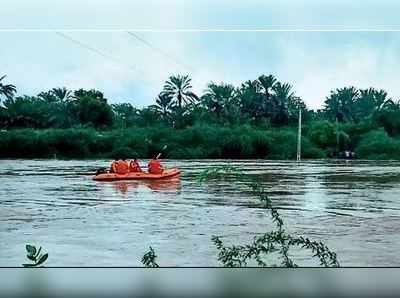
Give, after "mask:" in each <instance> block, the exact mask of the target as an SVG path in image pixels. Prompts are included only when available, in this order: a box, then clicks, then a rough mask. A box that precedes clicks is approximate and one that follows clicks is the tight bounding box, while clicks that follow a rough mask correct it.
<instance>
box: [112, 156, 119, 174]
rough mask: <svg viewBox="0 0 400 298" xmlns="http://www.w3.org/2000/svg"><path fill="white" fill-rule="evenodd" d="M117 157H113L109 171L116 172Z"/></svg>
mask: <svg viewBox="0 0 400 298" xmlns="http://www.w3.org/2000/svg"><path fill="white" fill-rule="evenodd" d="M117 165H118V158H117V157H115V158H114V161H113V162H112V163H111V166H110V173H117Z"/></svg>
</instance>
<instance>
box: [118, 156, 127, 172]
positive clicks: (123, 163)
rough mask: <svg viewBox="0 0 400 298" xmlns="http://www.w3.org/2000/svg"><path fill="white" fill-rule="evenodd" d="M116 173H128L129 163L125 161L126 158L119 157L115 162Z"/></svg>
mask: <svg viewBox="0 0 400 298" xmlns="http://www.w3.org/2000/svg"><path fill="white" fill-rule="evenodd" d="M116 170H117V171H116V172H117V174H120V175H124V174H128V173H129V163H128V162H127V161H126V159H125V158H124V159H122V160H121V159H120V160H118V162H117V169H116Z"/></svg>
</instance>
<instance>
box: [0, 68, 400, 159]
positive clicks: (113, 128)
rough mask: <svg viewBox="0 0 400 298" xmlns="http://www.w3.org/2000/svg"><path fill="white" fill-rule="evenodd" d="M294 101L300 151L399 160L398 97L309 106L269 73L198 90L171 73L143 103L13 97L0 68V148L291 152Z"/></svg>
mask: <svg viewBox="0 0 400 298" xmlns="http://www.w3.org/2000/svg"><path fill="white" fill-rule="evenodd" d="M299 109H301V110H302V114H303V137H302V141H303V143H302V145H303V147H302V156H303V157H304V158H325V157H334V156H337V154H338V152H341V151H344V150H351V151H355V152H356V156H357V157H359V158H370V159H400V146H398V144H400V139H399V136H400V104H399V103H398V102H397V101H394V100H392V99H391V98H389V96H388V95H387V93H386V92H385V91H384V90H376V89H374V88H369V89H366V90H359V89H356V88H355V87H345V88H341V89H336V90H333V91H331V94H330V95H329V96H328V97H327V98H326V100H325V104H324V107H323V109H321V110H317V111H313V110H310V109H308V108H307V107H306V105H305V103H304V102H303V100H302V99H301V98H299V97H298V96H296V94H295V92H294V90H293V87H292V86H291V85H289V84H288V83H283V82H279V81H277V79H276V78H275V77H274V76H272V75H268V76H266V75H262V76H260V77H258V78H257V79H256V80H249V81H246V82H244V83H242V84H241V85H240V86H238V87H235V86H232V85H230V84H225V83H219V84H217V83H213V82H211V83H210V84H208V87H207V89H206V90H204V92H203V94H202V95H196V94H195V93H194V92H193V90H192V86H191V79H190V78H189V76H181V75H177V76H171V77H170V78H169V79H168V80H167V81H166V83H165V85H164V87H163V89H162V91H161V93H160V94H159V95H158V97H157V98H156V99H155V103H154V104H153V105H150V106H148V107H145V108H143V109H138V108H136V107H134V106H133V105H131V104H129V103H123V104H111V105H110V104H109V102H108V99H107V98H105V97H104V94H103V93H102V92H100V91H98V90H84V89H79V90H75V91H72V90H67V89H66V88H54V89H52V90H49V91H45V92H41V93H39V94H38V95H36V96H28V95H22V96H19V95H17V89H16V87H15V86H14V85H12V84H6V83H5V76H3V77H1V78H0V130H1V131H0V157H3V158H5V157H31V158H33V157H38V158H48V157H54V156H55V155H56V156H57V157H65V158H95V157H113V156H115V155H127V156H129V157H130V156H133V155H135V156H138V157H149V156H150V155H151V154H153V153H154V152H156V151H157V150H159V149H160V148H161V147H162V146H163V145H165V144H167V145H168V149H167V150H166V152H165V155H164V156H165V157H168V158H271V159H292V158H295V157H296V141H297V140H296V135H297V130H296V129H297V121H298V118H297V117H298V111H299Z"/></svg>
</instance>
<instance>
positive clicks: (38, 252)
mask: <svg viewBox="0 0 400 298" xmlns="http://www.w3.org/2000/svg"><path fill="white" fill-rule="evenodd" d="M41 251H42V247H39V250H38V251H37V253H36V254H35V258H36V259H37V257H38V256H39V254H40V252H41Z"/></svg>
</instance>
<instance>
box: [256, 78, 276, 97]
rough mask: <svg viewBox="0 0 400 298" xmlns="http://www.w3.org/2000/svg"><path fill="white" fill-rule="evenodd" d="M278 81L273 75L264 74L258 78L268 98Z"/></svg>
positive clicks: (262, 90)
mask: <svg viewBox="0 0 400 298" xmlns="http://www.w3.org/2000/svg"><path fill="white" fill-rule="evenodd" d="M276 82H277V79H276V78H275V77H274V76H273V75H268V76H266V75H262V76H259V77H258V79H257V83H258V86H259V87H260V91H261V92H262V93H263V94H264V95H266V97H267V100H268V99H269V98H270V96H271V92H270V91H271V90H272V89H273V87H274V86H275V83H276Z"/></svg>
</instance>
